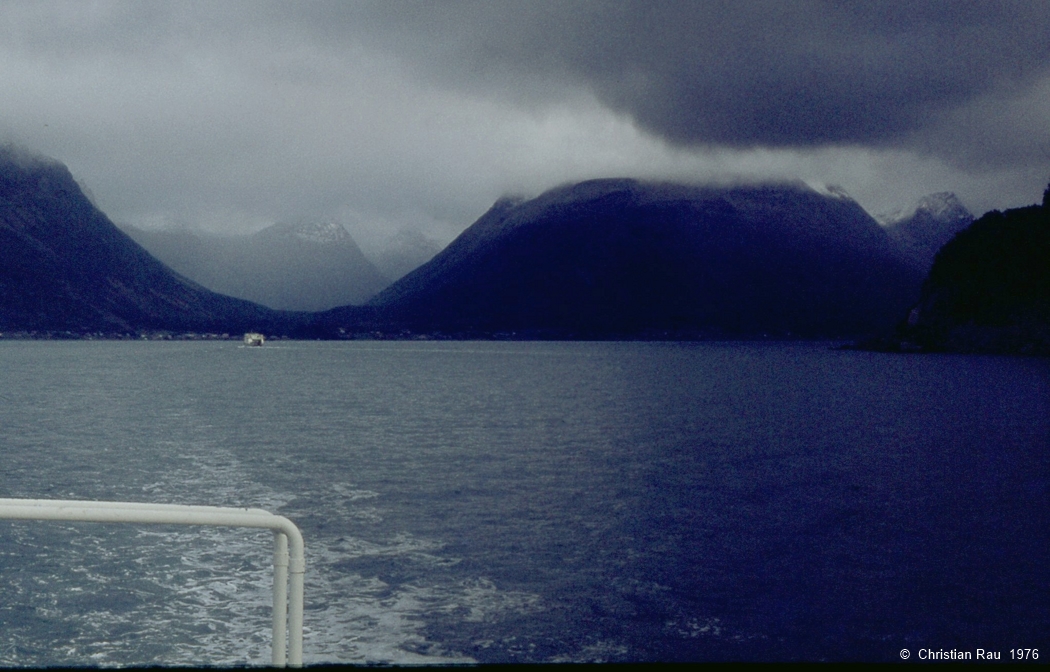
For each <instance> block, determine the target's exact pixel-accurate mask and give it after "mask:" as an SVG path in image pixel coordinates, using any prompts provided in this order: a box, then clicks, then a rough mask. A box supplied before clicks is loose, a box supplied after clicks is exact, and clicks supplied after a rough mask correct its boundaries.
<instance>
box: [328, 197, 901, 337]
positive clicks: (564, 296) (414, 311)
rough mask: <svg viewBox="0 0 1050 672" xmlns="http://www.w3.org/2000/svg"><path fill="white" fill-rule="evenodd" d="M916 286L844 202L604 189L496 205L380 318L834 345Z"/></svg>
mask: <svg viewBox="0 0 1050 672" xmlns="http://www.w3.org/2000/svg"><path fill="white" fill-rule="evenodd" d="M920 281H921V276H920V275H919V274H918V273H917V272H916V271H914V270H913V269H911V268H909V266H908V265H907V264H906V263H905V262H904V261H903V260H902V259H901V257H900V255H899V254H898V253H897V251H896V248H895V246H894V244H893V243H892V241H891V240H890V239H889V237H888V236H887V234H886V233H885V231H884V230H883V229H882V228H881V227H880V226H879V225H878V224H877V222H875V220H874V219H872V218H871V217H870V216H869V215H868V214H867V213H866V212H865V211H864V210H863V209H862V208H861V207H860V206H859V205H857V203H855V202H854V201H853V200H851V199H849V198H847V197H844V196H841V195H835V194H831V195H825V194H820V193H817V192H816V191H813V190H812V189H810V188H808V187H806V186H805V185H803V184H801V183H799V184H778V185H753V186H738V187H732V188H705V187H695V186H685V185H676V184H662V183H644V182H638V181H634V180H594V181H589V182H584V183H580V184H576V185H570V186H565V187H561V188H557V189H554V190H551V191H549V192H547V193H545V194H543V195H541V196H539V197H538V198H535V199H532V200H525V201H523V200H512V199H504V200H501V201H498V202H497V203H496V204H495V205H494V206H493V207H492V208H491V209H490V210H489V212H487V213H486V214H485V215H483V216H482V217H481V218H480V219H479V220H478V221H477V222H476V223H475V224H474V225H472V226H471V227H470V228H468V229H467V230H466V231H465V232H464V233H463V234H462V235H461V236H460V237H459V238H457V239H456V240H455V241H453V242H452V243H451V244H450V245H449V246H448V247H447V248H445V250H443V251H442V252H441V253H439V254H438V255H437V256H435V257H434V258H433V259H432V260H431V261H430V262H429V263H427V264H424V265H423V266H422V267H420V268H419V269H417V270H415V271H414V272H412V273H409V274H408V275H406V276H405V277H404V278H402V279H401V280H400V281H398V282H396V283H394V284H393V285H391V286H390V287H388V288H387V289H386V290H384V291H383V292H381V293H380V294H379V295H377V296H376V297H375V298H374V299H373V300H372V301H371V302H370V305H371V306H373V307H374V308H376V310H377V311H378V313H379V314H381V315H383V316H385V317H384V319H385V320H387V321H389V322H390V323H391V324H396V325H398V326H400V327H403V328H407V329H412V330H421V331H448V332H453V333H479V334H482V333H492V332H516V333H519V334H523V335H527V334H533V335H546V336H555V337H573V338H589V337H596V338H608V337H618V336H625V337H647V336H653V337H667V336H675V335H680V336H690V337H693V336H699V337H704V336H709V337H752V336H762V335H769V336H778V337H779V336H799V337H837V336H843V335H850V334H859V333H866V332H870V331H872V330H877V329H879V328H880V327H885V326H886V325H889V324H892V323H893V322H894V321H895V320H896V319H897V318H899V316H900V315H901V313H902V311H904V310H906V309H907V306H908V305H909V304H910V303H911V302H913V301H914V300H915V297H916V296H917V292H918V287H919V283H920ZM354 315H359V313H355V314H354ZM354 315H346V316H341V315H340V313H339V311H334V312H333V313H331V314H329V315H328V316H327V319H329V321H330V326H334V325H337V324H338V323H339V321H340V320H341V319H342V320H344V321H349V319H350V318H352V317H353V316H354Z"/></svg>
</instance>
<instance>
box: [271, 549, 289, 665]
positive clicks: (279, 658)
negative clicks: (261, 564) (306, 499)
mask: <svg viewBox="0 0 1050 672" xmlns="http://www.w3.org/2000/svg"><path fill="white" fill-rule="evenodd" d="M287 628H288V537H286V536H285V535H284V533H283V532H277V531H276V530H275V531H274V533H273V656H272V660H273V666H274V667H284V660H285V646H284V642H285V637H287Z"/></svg>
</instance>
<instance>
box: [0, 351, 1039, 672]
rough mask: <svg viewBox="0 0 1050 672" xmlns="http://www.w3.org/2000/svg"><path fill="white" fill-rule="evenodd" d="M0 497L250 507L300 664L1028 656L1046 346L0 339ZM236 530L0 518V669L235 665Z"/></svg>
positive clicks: (257, 657)
mask: <svg viewBox="0 0 1050 672" xmlns="http://www.w3.org/2000/svg"><path fill="white" fill-rule="evenodd" d="M0 460H2V471H0V497H33V498H75V499H99V500H129V501H151V502H174V503H185V504H210V505H220V506H251V507H262V508H267V509H269V510H271V511H275V512H277V513H280V514H283V515H286V516H288V517H289V518H291V519H292V520H294V521H295V522H296V523H297V524H298V525H299V526H300V528H301V529H302V530H303V533H304V536H305V539H306V544H307V563H308V564H307V585H306V601H307V604H306V636H305V646H304V657H305V662H306V663H308V664H309V663H323V662H390V663H425V662H434V663H447V662H457V661H459V662H467V661H479V662H496V661H503V662H524V661H596V660H608V661H624V660H710V659H719V660H721V659H772V660H792V659H807V660H817V659H832V660H838V659H856V660H893V659H897V660H899V659H900V657H899V652H900V650H901V649H904V648H908V649H911V650H912V652H913V653H914V652H915V651H917V650H918V649H919V648H922V647H926V648H933V649H951V648H956V649H966V650H975V649H976V648H977V647H983V648H985V649H988V648H992V649H994V648H996V647H998V648H999V650H1001V651H1007V650H1008V649H1010V648H1012V647H1035V648H1039V647H1040V646H1043V647H1045V646H1046V645H1047V641H1046V639H1045V637H1046V633H1047V632H1050V627H1048V626H1050V602H1048V601H1047V599H1046V596H1047V595H1048V589H1050V569H1048V565H1047V562H1046V555H1047V549H1048V548H1050V543H1048V542H1050V524H1048V523H1050V520H1048V518H1050V515H1048V513H1047V511H1048V507H1047V503H1048V497H1047V493H1048V490H1047V485H1048V477H1050V364H1048V362H1046V361H1045V360H1031V359H1029V360H1026V359H1011V358H995V357H967V356H955V355H950V356H949V355H945V356H902V355H885V354H876V353H862V352H846V351H835V350H832V349H830V348H829V347H827V345H826V344H804V343H803V344H797V343H794V344H784V343H683V344H679V343H550V342H526V343H515V342H481V343H475V342H454V343H449V342H443V343H434V342H348V343H314V342H277V343H273V344H267V345H266V346H265V347H263V348H244V347H241V346H239V345H237V344H235V343H226V342H84V341H77V342H0ZM270 553H271V540H270V537H269V534H268V533H260V532H251V531H240V530H221V529H210V528H209V529H189V528H168V527H148V526H142V527H135V526H133V527H120V526H109V525H94V524H86V523H85V524H66V523H34V522H8V521H0V595H2V596H3V597H2V602H0V665H5V666H48V665H143V664H166V665H184V664H202V663H203V664H241V663H247V664H266V663H268V661H269V618H270V604H269V600H270V562H271V555H270Z"/></svg>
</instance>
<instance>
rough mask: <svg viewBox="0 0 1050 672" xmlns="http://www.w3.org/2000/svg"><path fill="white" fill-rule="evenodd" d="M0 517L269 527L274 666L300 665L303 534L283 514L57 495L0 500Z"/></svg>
mask: <svg viewBox="0 0 1050 672" xmlns="http://www.w3.org/2000/svg"><path fill="white" fill-rule="evenodd" d="M0 519H7V520H61V521H69V522H91V523H141V524H150V523H156V524H164V525H208V526H217V527H252V528H264V529H269V530H272V531H273V535H274V550H273V665H274V666H275V667H284V665H285V631H286V630H287V640H288V641H287V644H288V647H287V658H288V664H289V665H291V666H292V667H301V666H302V664H303V574H304V572H305V571H306V558H305V548H304V546H303V535H302V534H301V533H300V532H299V528H297V527H296V526H295V524H294V523H293V522H292V521H290V520H288V519H287V518H285V517H284V516H277V515H274V514H272V513H270V512H269V511H264V510H263V509H235V508H226V507H221V506H187V505H182V504H139V503H133V502H92V501H78V500H59V499H3V498H0Z"/></svg>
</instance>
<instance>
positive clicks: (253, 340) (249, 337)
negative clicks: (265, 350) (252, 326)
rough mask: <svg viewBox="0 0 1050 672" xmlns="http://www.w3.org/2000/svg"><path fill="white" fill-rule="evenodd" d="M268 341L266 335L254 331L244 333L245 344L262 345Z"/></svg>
mask: <svg viewBox="0 0 1050 672" xmlns="http://www.w3.org/2000/svg"><path fill="white" fill-rule="evenodd" d="M265 342H266V337H265V336H263V335H262V334H259V333H256V332H254V331H249V332H248V333H247V334H245V335H244V344H245V345H249V346H260V345H262V344H263V343H265Z"/></svg>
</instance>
